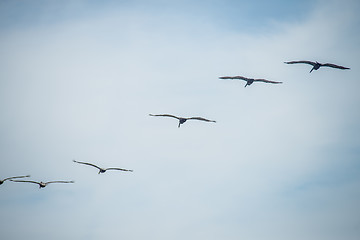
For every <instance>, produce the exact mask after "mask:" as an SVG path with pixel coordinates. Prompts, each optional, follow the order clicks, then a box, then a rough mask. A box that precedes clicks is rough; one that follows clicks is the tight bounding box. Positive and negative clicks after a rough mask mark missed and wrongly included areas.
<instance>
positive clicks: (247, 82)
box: [219, 76, 282, 87]
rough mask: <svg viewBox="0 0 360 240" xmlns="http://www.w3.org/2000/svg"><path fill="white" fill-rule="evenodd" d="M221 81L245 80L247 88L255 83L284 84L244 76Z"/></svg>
mask: <svg viewBox="0 0 360 240" xmlns="http://www.w3.org/2000/svg"><path fill="white" fill-rule="evenodd" d="M219 78H220V79H240V80H244V81H246V84H245V87H246V86H248V85H251V84H253V83H254V82H264V83H273V84H279V83H282V82H275V81H270V80H266V79H262V78H260V79H256V78H247V77H243V76H234V77H219Z"/></svg>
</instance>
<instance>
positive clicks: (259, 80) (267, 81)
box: [254, 79, 282, 84]
mask: <svg viewBox="0 0 360 240" xmlns="http://www.w3.org/2000/svg"><path fill="white" fill-rule="evenodd" d="M254 82H265V83H274V84H278V83H282V82H275V81H270V80H266V79H255V80H254Z"/></svg>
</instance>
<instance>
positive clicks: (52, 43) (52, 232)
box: [0, 2, 359, 239]
mask: <svg viewBox="0 0 360 240" xmlns="http://www.w3.org/2000/svg"><path fill="white" fill-rule="evenodd" d="M352 4H353V5H354V6H355V7H358V4H357V3H352ZM351 6H352V5H350V6H345V7H344V6H341V5H339V3H338V2H333V3H331V4H330V7H329V6H323V5H318V7H317V8H314V11H313V13H312V14H310V15H309V19H308V20H306V21H305V22H298V23H295V24H294V23H287V24H283V23H281V22H279V23H276V24H275V25H274V29H275V30H274V31H271V32H270V33H269V32H267V33H266V34H264V35H261V34H259V33H257V34H254V35H252V34H249V33H246V32H245V33H244V32H241V31H239V32H229V29H226V30H222V29H219V28H218V27H217V25H215V24H213V22H205V21H200V20H199V18H198V17H197V16H194V15H187V16H186V19H185V18H183V17H181V16H180V15H175V16H172V15H171V13H162V14H161V15H160V16H159V15H155V14H153V13H151V12H149V11H145V10H143V11H140V12H139V11H134V10H132V11H128V10H120V11H117V10H114V11H109V12H108V14H107V15H101V14H100V15H96V17H94V18H90V17H89V19H88V18H86V17H84V18H83V19H78V20H77V21H75V22H72V21H67V22H59V23H57V24H54V25H53V26H52V27H51V28H48V27H47V26H43V27H39V28H36V27H33V28H30V29H28V30H21V31H20V30H18V31H12V32H7V35H6V36H4V37H2V38H1V44H0V46H1V52H2V53H3V54H2V56H3V57H2V59H1V60H0V62H1V63H2V67H1V71H0V72H1V75H0V76H1V78H2V79H3V80H2V81H1V90H0V91H1V94H0V96H1V104H0V110H1V111H2V112H3V115H2V118H1V120H0V122H1V124H2V126H3V127H2V128H1V132H2V133H3V134H2V137H1V138H0V141H1V143H2V144H3V145H2V150H1V157H2V158H3V159H4V160H3V162H2V163H3V167H2V168H1V170H0V171H1V175H4V176H5V175H7V174H8V173H9V172H16V173H18V172H20V173H21V174H28V173H30V174H32V177H33V178H34V179H36V180H43V178H45V179H44V180H52V179H53V178H56V179H60V178H65V179H73V180H75V181H76V184H74V185H71V186H49V187H47V188H46V189H41V190H38V189H36V188H37V187H36V186H33V185H23V184H15V183H7V184H6V185H4V186H2V187H4V188H3V190H4V191H6V192H7V193H9V194H7V196H2V197H1V200H0V202H2V203H6V204H5V207H6V208H5V207H3V208H2V212H4V219H6V218H7V217H9V218H10V219H11V220H10V221H9V222H7V223H4V224H3V225H2V228H1V230H4V231H1V232H2V234H4V236H5V237H7V238H8V239H11V238H20V237H23V236H30V238H34V237H37V238H39V239H49V238H51V239H63V238H69V237H70V236H75V237H76V238H77V239H98V238H106V237H108V238H113V237H114V236H119V234H120V235H121V236H122V237H124V238H130V239H142V238H144V237H148V238H154V239H155V238H156V239H169V238H172V239H174V238H175V239H183V238H184V237H185V236H186V237H187V238H191V239H198V238H207V239H219V238H227V239H238V238H239V237H243V238H250V239H264V238H265V237H267V238H270V239H271V238H273V239H288V238H289V237H292V239H293V238H296V237H298V239H300V238H301V239H303V238H305V237H306V238H307V239H315V238H317V239H331V237H332V236H334V239H335V237H339V236H341V235H342V234H348V235H347V237H348V238H347V239H355V236H358V231H357V230H356V228H355V229H352V230H351V226H357V224H358V223H357V222H356V221H357V220H356V217H355V216H354V215H351V214H350V213H351V211H350V209H352V208H353V207H354V205H355V202H356V200H358V194H354V195H352V194H351V192H352V191H353V189H355V188H356V186H358V180H357V178H355V179H346V180H344V182H342V183H341V184H339V185H336V186H333V185H332V184H330V186H329V187H325V186H322V185H321V184H320V186H319V185H317V183H316V179H318V178H319V176H322V181H324V182H325V183H328V182H329V179H330V178H331V176H330V175H331V174H330V173H332V171H336V169H337V168H338V169H342V171H343V173H341V175H346V174H347V170H346V168H340V167H339V166H342V165H341V163H342V162H344V163H346V164H348V165H349V166H356V164H354V161H355V160H354V159H355V158H356V157H355V158H354V157H349V156H354V155H355V156H356V154H357V153H356V152H355V153H354V152H350V151H349V152H348V151H347V149H348V148H346V146H349V145H350V146H353V147H356V146H358V144H359V142H358V138H356V137H354V136H353V135H354V133H352V132H351V129H358V128H359V127H358V126H359V125H358V121H357V120H358V119H359V110H358V109H359V108H358V105H359V97H358V93H357V89H358V88H357V87H358V86H359V83H357V81H356V80H357V76H358V70H357V69H358V68H357V64H358V63H357V61H356V59H357V56H358V52H359V48H358V46H357V41H356V40H357V39H358V38H359V35H358V33H355V34H353V33H352V32H351V31H350V30H351V29H352V28H354V27H355V26H354V22H358V18H357V17H356V15H355V14H354V13H353V12H352V8H351ZM355 7H354V9H355ZM339 9H340V10H339ZM139 13H141V14H139ZM345 13H346V14H345ZM295 58H299V59H302V58H304V59H309V60H318V61H335V63H338V64H343V65H346V66H350V67H351V68H352V69H351V70H349V71H340V70H334V69H320V70H318V71H315V72H313V73H311V74H309V73H308V71H309V70H310V69H309V66H302V65H296V66H295V65H294V66H289V65H285V64H283V61H286V60H296V59H295ZM222 75H244V76H248V77H254V78H268V79H272V80H278V81H283V82H284V83H283V84H282V85H266V84H260V83H259V84H257V83H254V84H253V85H252V86H249V87H247V88H244V87H243V86H244V83H243V82H237V81H228V82H227V81H220V80H218V77H219V76H222ZM149 113H172V114H177V115H183V116H195V115H199V116H203V117H207V118H210V119H214V120H217V123H215V124H213V123H205V122H196V121H193V122H186V123H185V124H184V125H183V126H182V127H181V128H180V129H178V128H177V122H176V120H174V119H170V118H155V117H149V116H148V114H149ZM345 133H346V134H345ZM327 149H334V155H333V156H331V155H329V154H327V152H326V151H325V150H327ZM340 153H344V159H338V158H339V156H340V155H341V154H340ZM73 158H75V159H78V160H84V161H93V162H95V163H98V164H99V165H104V166H120V167H124V168H130V169H134V170H135V171H134V172H133V173H116V172H110V173H108V174H105V175H98V174H97V171H96V170H95V169H91V168H87V167H85V166H79V165H76V164H74V163H72V162H71V160H72V159H73ZM14 163H15V164H14ZM324 169H325V170H324ZM329 169H330V170H329ZM334 169H335V170H334ZM65 179H64V180H65ZM330 183H331V181H330ZM304 184H305V185H306V184H308V186H309V187H308V188H305V189H299V186H303V185H304ZM332 197H333V198H334V200H327V199H329V198H332ZM347 197H351V198H352V199H355V200H354V201H353V200H348V199H347ZM19 198H22V199H24V200H22V201H21V202H14V203H11V202H12V201H14V199H19ZM295 198H296V199H295ZM25 200H26V201H25ZM27 200H29V202H27ZM335 200H336V202H335ZM322 203H326V204H324V205H322ZM14 209H21V211H19V212H17V213H16V214H15V215H16V216H17V215H21V214H20V212H23V213H24V214H23V216H24V217H23V218H22V219H16V218H15V217H13V211H14ZM59 209H60V210H59ZM308 209H313V210H314V211H315V213H312V212H309V210H308ZM35 213H36V214H35ZM341 213H343V215H341V217H340V218H339V220H337V219H334V217H335V216H337V215H338V214H341ZM347 213H349V215H347ZM36 222H41V223H43V224H44V226H45V228H44V229H47V230H38V227H37V226H36V225H35V223H36ZM317 222H321V224H320V225H314V224H316V223H317ZM343 222H346V223H343ZM12 224H18V226H21V227H19V228H20V229H21V231H19V232H14V231H12V230H11V228H10V226H11V225H12ZM339 224H340V225H339ZM59 226H63V227H62V228H59ZM313 226H319V228H316V227H313ZM328 226H331V227H332V228H331V230H328ZM6 229H7V230H6ZM285 229H289V230H288V231H286V230H285ZM64 230H65V231H64ZM330 233H331V234H333V235H330ZM294 234H296V235H297V236H293V235H294Z"/></svg>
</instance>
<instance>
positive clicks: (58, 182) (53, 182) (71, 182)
mask: <svg viewBox="0 0 360 240" xmlns="http://www.w3.org/2000/svg"><path fill="white" fill-rule="evenodd" d="M50 183H74V181H50V182H46V183H45V184H46V185H47V184H50Z"/></svg>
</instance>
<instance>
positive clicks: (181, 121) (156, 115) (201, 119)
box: [149, 114, 216, 127]
mask: <svg viewBox="0 0 360 240" xmlns="http://www.w3.org/2000/svg"><path fill="white" fill-rule="evenodd" d="M149 115H150V116H153V117H172V118H176V119H177V120H179V125H178V127H180V124H183V123H184V122H186V121H187V120H200V121H205V122H214V123H215V122H216V121H213V120H209V119H206V118H202V117H191V118H184V117H177V116H174V115H170V114H149Z"/></svg>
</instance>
